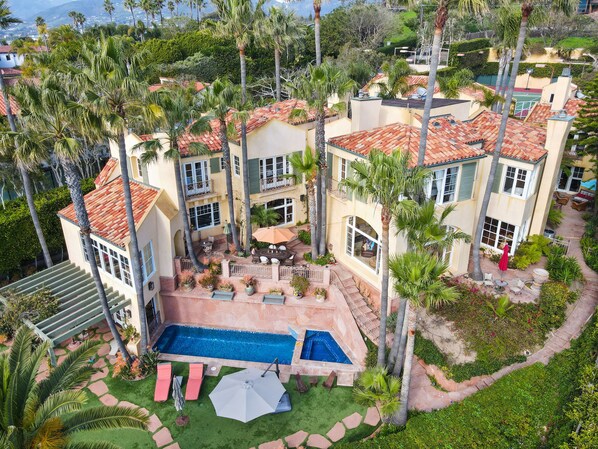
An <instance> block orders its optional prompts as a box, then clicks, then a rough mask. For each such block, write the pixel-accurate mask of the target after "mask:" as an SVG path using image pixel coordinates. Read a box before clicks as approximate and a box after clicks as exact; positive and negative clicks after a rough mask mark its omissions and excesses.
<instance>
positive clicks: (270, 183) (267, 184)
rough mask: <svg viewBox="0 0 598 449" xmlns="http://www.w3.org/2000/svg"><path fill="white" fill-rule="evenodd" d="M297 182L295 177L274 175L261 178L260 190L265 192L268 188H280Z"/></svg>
mask: <svg viewBox="0 0 598 449" xmlns="http://www.w3.org/2000/svg"><path fill="white" fill-rule="evenodd" d="M293 184H295V180H294V179H293V178H283V177H282V176H281V177H277V176H273V177H271V178H260V191H262V192H265V191H267V190H274V189H280V188H282V187H288V186H292V185H293Z"/></svg>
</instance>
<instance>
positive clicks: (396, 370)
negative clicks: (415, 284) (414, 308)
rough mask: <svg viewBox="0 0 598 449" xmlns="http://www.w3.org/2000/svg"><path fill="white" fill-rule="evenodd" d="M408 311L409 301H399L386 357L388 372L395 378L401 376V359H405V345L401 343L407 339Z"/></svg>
mask: <svg viewBox="0 0 598 449" xmlns="http://www.w3.org/2000/svg"><path fill="white" fill-rule="evenodd" d="M408 309H409V301H407V300H406V299H401V301H400V302H399V310H397V324H396V325H395V333H394V339H393V341H392V347H391V348H390V354H389V356H388V365H387V368H388V371H389V372H392V374H393V375H394V376H397V377H398V376H399V375H400V374H401V368H402V366H403V358H404V357H405V345H404V344H403V343H405V342H406V337H407V320H406V319H405V317H406V316H407V313H408V312H407V311H408ZM403 334H405V335H403Z"/></svg>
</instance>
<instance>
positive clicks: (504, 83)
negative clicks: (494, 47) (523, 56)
mask: <svg viewBox="0 0 598 449" xmlns="http://www.w3.org/2000/svg"><path fill="white" fill-rule="evenodd" d="M511 55H512V51H511V49H510V48H509V49H508V50H507V61H506V65H505V72H504V75H503V77H502V81H501V86H500V95H501V96H503V97H504V96H505V92H506V90H507V84H508V82H509V76H508V73H509V67H510V65H511ZM503 107H504V103H498V105H497V107H496V112H498V113H499V114H501V113H502V108H503ZM509 109H510V106H509Z"/></svg>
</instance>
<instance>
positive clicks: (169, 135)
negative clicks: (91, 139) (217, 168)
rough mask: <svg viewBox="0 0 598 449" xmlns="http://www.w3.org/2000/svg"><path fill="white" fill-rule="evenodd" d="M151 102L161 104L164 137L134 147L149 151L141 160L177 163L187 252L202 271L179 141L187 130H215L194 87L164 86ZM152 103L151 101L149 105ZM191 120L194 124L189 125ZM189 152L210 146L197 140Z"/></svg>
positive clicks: (159, 106)
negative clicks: (199, 106)
mask: <svg viewBox="0 0 598 449" xmlns="http://www.w3.org/2000/svg"><path fill="white" fill-rule="evenodd" d="M152 100H154V101H153V102H152V104H151V106H157V107H158V108H159V110H160V112H159V122H158V123H157V125H158V126H159V127H160V131H162V132H163V133H164V134H166V138H165V139H164V138H163V137H159V138H154V139H151V140H147V141H144V142H141V143H140V144H138V145H136V146H135V147H134V148H135V149H136V148H143V149H144V150H145V151H144V153H143V154H142V155H141V161H142V162H143V163H144V164H148V163H151V162H157V161H159V160H160V155H161V156H162V158H163V159H164V160H165V161H172V163H173V165H174V174H175V184H176V192H177V200H178V206H179V214H180V215H181V219H182V221H183V230H184V233H185V242H186V244H187V252H188V253H189V258H190V259H191V262H192V263H193V266H194V267H195V269H196V271H197V272H198V273H201V272H202V271H203V269H204V268H205V267H204V266H203V265H202V264H201V263H199V260H197V256H196V255H195V251H194V250H193V240H192V239H191V225H190V223H189V216H188V214H187V204H186V202H185V193H184V191H183V185H184V184H185V182H184V174H183V171H182V170H181V157H182V156H181V149H180V144H179V141H180V139H181V137H182V136H183V135H185V134H187V133H189V134H191V135H194V136H197V135H200V134H203V133H206V132H209V131H211V128H210V123H209V122H210V117H208V116H204V117H202V116H201V113H200V111H199V108H198V107H197V101H196V98H195V95H194V90H192V89H184V88H182V87H180V86H172V87H167V88H164V89H160V90H158V91H157V92H156V95H155V98H154V99H152ZM148 106H150V105H148ZM189 123H191V125H188V124H189ZM164 141H166V143H167V145H166V147H167V149H166V150H164V145H163V142H164ZM188 153H190V154H191V155H199V154H208V153H209V149H208V148H207V147H206V145H205V144H203V143H201V142H193V143H191V144H190V145H189V148H188Z"/></svg>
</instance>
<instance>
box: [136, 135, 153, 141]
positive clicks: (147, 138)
mask: <svg viewBox="0 0 598 449" xmlns="http://www.w3.org/2000/svg"><path fill="white" fill-rule="evenodd" d="M137 137H139V138H140V139H141V140H143V141H144V142H147V141H148V140H152V139H153V138H154V136H152V135H151V134H141V135H139V136H137Z"/></svg>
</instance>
